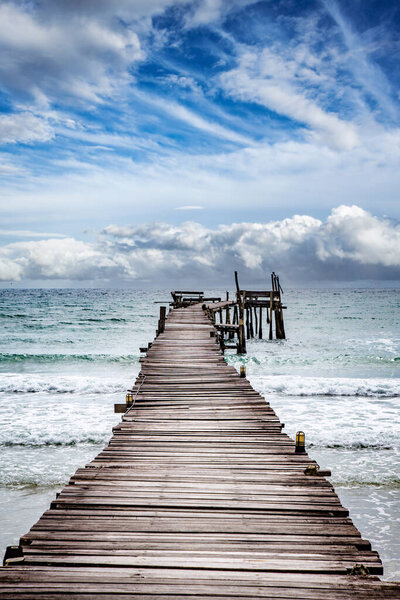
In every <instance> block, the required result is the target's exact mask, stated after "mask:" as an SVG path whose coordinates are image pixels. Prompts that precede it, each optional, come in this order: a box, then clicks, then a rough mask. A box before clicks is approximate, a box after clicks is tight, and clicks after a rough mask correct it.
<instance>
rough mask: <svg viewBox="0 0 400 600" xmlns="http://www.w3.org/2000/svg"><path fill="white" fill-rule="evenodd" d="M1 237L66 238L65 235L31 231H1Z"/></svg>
mask: <svg viewBox="0 0 400 600" xmlns="http://www.w3.org/2000/svg"><path fill="white" fill-rule="evenodd" d="M0 235H2V236H5V237H29V238H50V237H51V238H65V237H67V236H66V235H64V234H63V233H45V232H39V231H29V230H28V229H0Z"/></svg>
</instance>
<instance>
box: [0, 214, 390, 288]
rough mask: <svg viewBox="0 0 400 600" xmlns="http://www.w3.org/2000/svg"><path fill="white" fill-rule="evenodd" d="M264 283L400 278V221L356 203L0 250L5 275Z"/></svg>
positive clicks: (120, 230) (0, 275)
mask: <svg viewBox="0 0 400 600" xmlns="http://www.w3.org/2000/svg"><path fill="white" fill-rule="evenodd" d="M235 268H236V269H239V270H242V272H244V273H245V274H246V275H247V274H249V275H248V279H253V280H254V281H257V280H260V281H261V280H263V278H264V277H265V273H268V272H270V271H271V270H276V271H279V272H280V273H281V274H282V276H283V277H284V278H285V280H289V281H292V282H302V283H304V281H310V282H312V281H315V280H318V279H320V280H331V281H332V280H335V281H338V280H339V281H340V280H346V279H353V280H357V279H369V278H370V279H378V280H379V279H397V280H398V279H400V226H399V225H395V224H393V223H391V222H390V221H388V220H385V219H380V218H378V217H375V216H373V215H371V214H370V213H368V212H366V211H364V210H363V209H361V208H359V207H357V206H339V207H338V208H336V209H334V210H333V211H332V213H331V215H330V216H329V217H328V218H327V220H326V221H325V222H322V221H320V220H319V219H315V218H313V217H310V216H307V215H295V216H293V217H291V218H289V219H284V220H282V221H270V222H268V223H236V224H232V225H221V226H220V227H218V228H217V229H215V230H213V229H208V228H206V227H204V226H202V225H200V224H199V223H194V222H186V223H183V224H181V225H176V226H174V225H169V224H167V223H153V224H147V225H138V226H123V227H120V226H117V225H110V226H108V227H106V228H105V229H104V230H103V236H102V238H101V239H99V241H98V242H95V243H86V242H82V241H78V240H75V239H72V238H67V239H62V240H60V239H49V240H41V241H29V242H19V243H14V244H8V245H6V246H3V247H1V248H0V279H1V280H3V281H9V280H14V281H19V280H23V281H26V282H28V281H29V280H31V281H34V280H43V279H48V280H53V281H58V280H75V281H82V280H87V281H88V282H96V281H97V282H101V281H103V282H105V281H107V282H114V283H115V284H118V282H119V283H120V282H121V281H125V282H129V281H131V282H134V281H139V282H140V281H142V282H143V281H147V282H150V283H153V285H155V286H158V285H160V284H161V283H163V284H165V283H166V282H168V283H171V281H173V280H175V281H177V280H180V281H182V282H183V281H185V280H186V281H188V282H189V281H193V280H201V281H203V282H205V283H206V282H208V283H210V284H212V283H214V284H215V283H222V282H225V281H229V280H230V277H231V273H232V272H233V270H234V269H235Z"/></svg>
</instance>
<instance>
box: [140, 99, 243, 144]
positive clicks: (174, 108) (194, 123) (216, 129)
mask: <svg viewBox="0 0 400 600" xmlns="http://www.w3.org/2000/svg"><path fill="white" fill-rule="evenodd" d="M136 95H137V96H138V97H140V98H142V99H144V100H145V101H146V102H147V103H148V104H152V105H153V106H156V107H158V108H160V109H161V110H163V111H164V112H166V113H168V114H170V115H171V116H172V117H174V118H175V119H179V120H180V121H183V122H185V123H187V124H188V125H190V127H193V128H195V129H199V130H201V131H205V132H206V133H210V134H211V135H214V136H216V137H219V138H222V139H225V140H228V141H231V142H234V143H236V144H242V145H245V146H246V145H252V144H253V140H252V139H251V138H250V137H247V136H245V135H242V134H240V133H236V132H235V131H233V130H232V129H228V128H226V127H224V126H223V125H220V124H219V123H217V122H215V121H210V120H207V119H205V118H204V117H201V116H200V115H198V114H197V113H195V112H193V111H192V110H189V109H188V108H186V107H185V106H183V105H182V104H178V103H177V102H173V101H171V100H164V98H161V97H160V96H154V95H153V96H150V95H148V94H143V93H139V92H136Z"/></svg>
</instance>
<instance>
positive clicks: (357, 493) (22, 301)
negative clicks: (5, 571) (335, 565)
mask: <svg viewBox="0 0 400 600" xmlns="http://www.w3.org/2000/svg"><path fill="white" fill-rule="evenodd" d="M208 292H209V293H210V294H212V295H223V296H224V295H225V290H223V291H218V290H207V293H208ZM168 297H169V291H166V290H154V291H133V290H126V289H124V290H109V289H107V290H103V289H98V290H94V289H90V290H81V289H80V290H75V289H67V290H12V289H3V290H0V324H1V328H0V554H1V555H2V554H3V552H4V550H5V547H6V546H7V545H10V544H17V543H18V540H19V537H20V536H21V535H22V534H24V533H26V532H27V531H28V530H29V529H30V527H31V526H32V525H33V523H34V522H35V521H36V520H37V519H38V518H39V517H40V515H41V514H42V512H43V511H44V510H46V508H48V506H49V503H50V501H51V500H52V499H53V498H54V496H55V494H56V492H57V491H59V490H60V489H61V488H62V487H63V485H64V484H65V483H66V482H67V481H68V478H69V476H70V475H71V474H72V473H73V472H74V471H75V470H76V469H77V468H78V467H81V466H83V465H84V464H85V463H86V462H88V461H89V460H91V459H92V458H93V457H94V456H95V455H96V454H97V453H98V452H99V451H100V450H101V449H102V448H103V446H104V445H105V444H106V443H107V441H108V439H109V438H110V436H111V428H112V426H113V425H114V424H116V423H118V422H119V420H120V415H115V414H114V412H113V410H114V403H115V402H123V400H124V396H125V390H126V389H127V388H128V387H130V386H131V385H132V383H133V382H134V380H135V378H136V375H137V373H138V372H139V362H138V361H139V357H140V353H139V347H140V346H145V345H147V342H149V341H151V340H152V339H153V338H154V335H155V328H156V324H157V318H158V311H159V306H158V305H157V304H155V301H156V300H166V299H168ZM284 303H285V304H286V305H287V307H288V308H287V310H286V311H285V328H286V334H287V340H282V341H273V342H269V341H268V340H252V341H248V344H247V350H248V353H247V355H245V356H237V355H235V354H233V353H231V354H228V353H227V355H226V360H227V361H228V362H229V363H230V364H232V365H234V366H235V367H236V368H237V369H239V368H240V365H241V364H243V363H245V365H246V371H247V376H248V378H249V380H250V381H251V383H252V385H253V386H254V387H255V388H256V389H257V390H258V391H260V392H261V393H262V394H263V395H265V397H266V399H267V400H268V402H270V404H271V405H272V407H273V408H274V409H275V411H276V412H277V414H278V416H279V418H280V420H281V421H283V422H284V423H285V431H286V432H287V433H288V434H289V435H291V436H292V437H293V436H294V434H295V432H296V431H297V430H303V431H304V432H305V434H306V445H307V450H308V452H309V454H310V456H311V457H312V458H315V459H316V460H317V462H318V463H319V464H320V466H321V467H323V468H329V469H331V471H332V477H331V481H332V483H333V484H334V486H335V489H336V491H337V493H338V494H339V496H340V498H341V500H342V503H343V504H344V505H345V506H346V507H347V508H349V510H350V516H351V517H352V519H353V521H354V523H355V525H356V526H357V527H358V528H359V530H360V531H361V533H362V535H363V537H364V538H367V539H369V540H370V541H371V543H372V546H373V549H374V550H377V551H378V552H379V553H380V556H381V558H382V560H383V564H384V578H385V579H388V580H395V579H397V580H400V560H399V559H400V435H399V434H400V411H399V408H400V406H399V405H400V400H399V399H400V378H399V375H400V290H394V289H385V290H370V289H343V290H340V289H335V290H326V289H324V290H316V289H313V290H311V289H307V290H287V291H285V293H284ZM264 333H265V334H267V333H268V330H267V327H266V324H265V325H264Z"/></svg>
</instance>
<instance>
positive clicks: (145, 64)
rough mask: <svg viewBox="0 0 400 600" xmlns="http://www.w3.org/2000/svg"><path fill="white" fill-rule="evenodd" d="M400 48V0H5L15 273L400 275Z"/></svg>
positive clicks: (8, 201)
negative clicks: (240, 271) (228, 271)
mask: <svg viewBox="0 0 400 600" xmlns="http://www.w3.org/2000/svg"><path fill="white" fill-rule="evenodd" d="M399 54H400V5H399V4H398V3H397V2H395V1H387V2H382V1H380V2H378V1H375V0H353V1H352V2H350V3H349V2H343V1H341V0H310V1H301V0H273V1H272V0H270V1H268V0H264V1H261V2H253V1H252V0H229V1H226V0H197V1H186V0H175V1H173V0H120V1H119V2H110V1H109V0H83V1H78V0H70V1H69V2H64V1H63V0H42V1H28V0H26V1H23V0H19V1H18V0H14V1H3V2H1V3H0V111H1V112H0V144H1V148H0V178H1V203H0V219H1V226H0V279H1V280H2V281H3V282H5V284H6V285H7V284H8V283H9V282H10V281H13V282H17V283H18V282H19V284H20V285H37V284H38V283H39V284H45V285H47V284H48V285H71V284H74V282H75V283H77V284H79V285H81V284H82V282H88V283H89V284H90V285H101V284H106V285H125V284H126V285H130V284H131V283H134V284H135V285H138V286H140V285H141V284H151V283H152V282H154V283H155V282H158V281H160V278H161V279H162V278H163V277H164V278H166V277H167V278H179V279H181V280H182V281H185V280H186V278H188V277H189V278H190V277H195V278H199V277H200V278H202V279H204V281H208V280H210V282H212V279H213V277H214V275H213V274H212V272H213V271H216V272H217V273H218V275H217V277H218V278H220V277H221V274H222V273H223V271H224V270H225V269H223V265H227V266H228V268H229V269H230V268H232V269H233V268H242V269H248V270H250V271H251V272H252V273H253V275H254V279H257V278H261V277H263V274H264V273H265V272H266V271H268V270H269V269H270V268H273V269H275V270H278V268H281V269H286V273H287V277H288V279H289V281H290V282H293V283H296V281H299V280H302V279H304V273H305V270H306V269H307V266H308V268H309V270H310V279H311V280H313V281H320V280H325V279H326V280H328V281H333V280H335V279H337V278H338V273H341V276H340V277H341V278H342V279H343V280H348V279H350V280H353V279H355V280H371V279H372V280H376V279H377V280H391V281H396V280H398V279H399V276H400V258H399V257H400V229H399V218H400V208H399V207H400V205H399V189H400V186H399V184H400V169H399V164H400V127H399V116H400V96H399V93H400V88H399V82H400V66H399V65H400V61H399ZM254 238H256V240H255V239H254ZM257 238H258V240H257ZM179 240H180V241H179ZM300 255H301V259H300V258H299V257H300ZM84 257H85V258H84ZM150 266H151V268H150ZM218 280H219V279H218Z"/></svg>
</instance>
